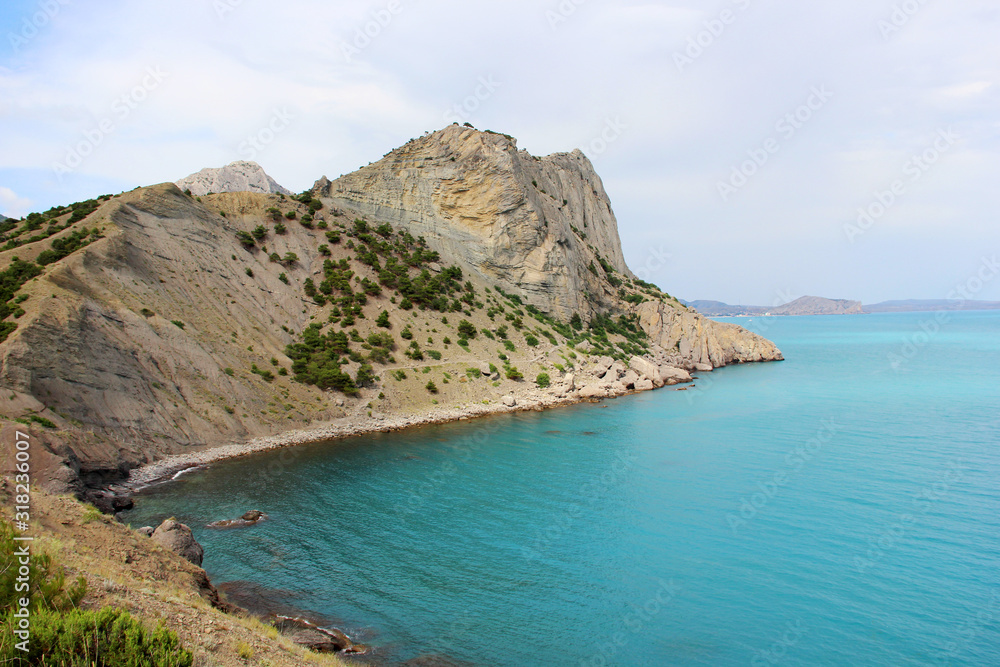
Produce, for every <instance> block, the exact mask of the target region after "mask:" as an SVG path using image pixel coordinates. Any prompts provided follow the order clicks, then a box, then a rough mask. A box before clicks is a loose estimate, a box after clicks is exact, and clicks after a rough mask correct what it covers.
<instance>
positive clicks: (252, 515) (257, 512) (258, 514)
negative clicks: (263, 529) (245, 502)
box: [240, 510, 267, 521]
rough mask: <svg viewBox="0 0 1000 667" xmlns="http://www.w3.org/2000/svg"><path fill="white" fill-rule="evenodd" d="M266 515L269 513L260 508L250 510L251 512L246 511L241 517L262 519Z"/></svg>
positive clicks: (254, 519)
mask: <svg viewBox="0 0 1000 667" xmlns="http://www.w3.org/2000/svg"><path fill="white" fill-rule="evenodd" d="M265 517H267V515H266V514H264V513H263V512H261V511H260V510H250V511H249V512H246V513H244V514H243V516H241V517H240V518H241V519H243V520H244V521H260V520H261V519H263V518H265Z"/></svg>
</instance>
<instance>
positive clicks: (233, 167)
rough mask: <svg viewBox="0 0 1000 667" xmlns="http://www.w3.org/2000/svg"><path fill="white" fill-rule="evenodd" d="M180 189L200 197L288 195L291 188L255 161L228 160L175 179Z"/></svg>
mask: <svg viewBox="0 0 1000 667" xmlns="http://www.w3.org/2000/svg"><path fill="white" fill-rule="evenodd" d="M176 185H177V187H179V188H180V189H181V190H190V191H191V194H193V195H195V196H197V197H201V196H204V195H207V194H208V193H210V192H216V193H219V192H259V193H262V194H266V195H276V194H283V195H290V194H292V192H291V190H289V189H288V188H285V187H282V186H281V185H279V184H278V182H277V181H275V180H274V179H273V178H271V177H270V176H268V175H267V173H266V172H265V171H264V169H263V168H262V167H261V166H260V165H259V164H257V163H256V162H246V161H243V160H240V161H237V162H230V163H229V164H227V165H226V166H225V167H219V168H210V167H209V168H205V169H202V170H201V171H199V172H198V173H196V174H191V175H190V176H187V177H186V178H182V179H181V180H179V181H177V183H176Z"/></svg>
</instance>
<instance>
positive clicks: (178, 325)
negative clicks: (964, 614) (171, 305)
mask: <svg viewBox="0 0 1000 667" xmlns="http://www.w3.org/2000/svg"><path fill="white" fill-rule="evenodd" d="M170 323H171V324H173V325H174V326H175V327H177V328H178V329H183V328H184V323H183V322H181V321H180V320H170Z"/></svg>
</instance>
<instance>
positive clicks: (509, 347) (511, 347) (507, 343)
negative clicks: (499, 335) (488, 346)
mask: <svg viewBox="0 0 1000 667" xmlns="http://www.w3.org/2000/svg"><path fill="white" fill-rule="evenodd" d="M503 346H504V347H505V348H507V351H508V352H516V351H517V348H516V347H514V343H512V342H510V341H509V340H505V341H504V342H503Z"/></svg>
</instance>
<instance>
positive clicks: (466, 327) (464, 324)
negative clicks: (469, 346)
mask: <svg viewBox="0 0 1000 667" xmlns="http://www.w3.org/2000/svg"><path fill="white" fill-rule="evenodd" d="M477 333H478V332H477V331H476V326H475V325H474V324H473V323H472V322H470V321H468V320H462V321H461V322H459V323H458V335H459V336H461V337H462V338H475V337H476V334H477Z"/></svg>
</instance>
